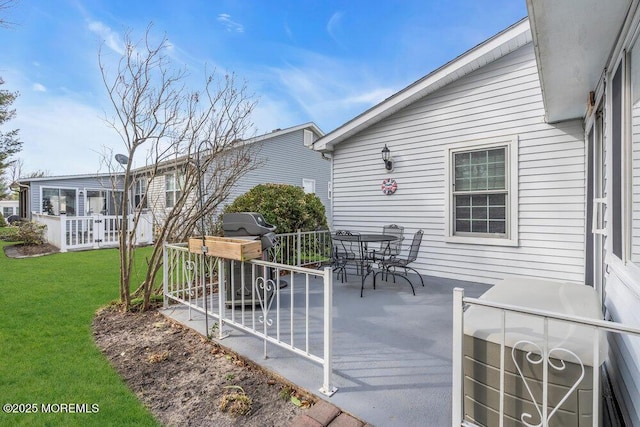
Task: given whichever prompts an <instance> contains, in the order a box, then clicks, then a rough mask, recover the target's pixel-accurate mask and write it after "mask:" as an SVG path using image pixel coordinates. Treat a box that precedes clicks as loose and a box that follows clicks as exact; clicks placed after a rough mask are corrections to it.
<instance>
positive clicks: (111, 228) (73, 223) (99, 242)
mask: <svg viewBox="0 0 640 427" xmlns="http://www.w3.org/2000/svg"><path fill="white" fill-rule="evenodd" d="M32 220H33V221H35V222H38V223H40V224H43V225H46V230H45V237H46V239H47V241H48V242H49V243H51V244H52V245H54V246H56V247H58V248H60V252H67V251H68V250H75V249H97V248H101V247H117V246H118V237H119V234H120V228H121V225H122V218H121V217H120V216H116V215H92V216H67V215H64V214H62V215H59V216H58V215H43V214H37V213H33V214H32ZM132 227H133V221H132V218H131V217H130V218H129V229H132ZM151 243H153V221H152V217H151V214H150V213H143V214H141V215H140V219H139V221H138V225H137V227H136V244H138V245H143V244H151Z"/></svg>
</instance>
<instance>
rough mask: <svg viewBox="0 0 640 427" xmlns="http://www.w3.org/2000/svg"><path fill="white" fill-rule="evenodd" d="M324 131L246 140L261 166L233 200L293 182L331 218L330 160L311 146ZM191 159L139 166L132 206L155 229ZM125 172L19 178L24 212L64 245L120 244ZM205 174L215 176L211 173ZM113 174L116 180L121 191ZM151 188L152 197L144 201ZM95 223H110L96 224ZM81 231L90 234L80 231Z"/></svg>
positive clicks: (298, 129)
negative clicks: (155, 169) (153, 169)
mask: <svg viewBox="0 0 640 427" xmlns="http://www.w3.org/2000/svg"><path fill="white" fill-rule="evenodd" d="M322 135H323V133H322V131H321V130H320V129H319V128H318V127H317V126H316V125H315V124H313V123H307V124H303V125H299V126H294V127H291V128H288V129H284V130H276V131H273V132H271V133H269V134H266V135H262V136H258V137H255V138H251V139H248V140H246V141H244V143H245V144H251V145H252V146H253V147H252V148H255V151H254V155H255V156H256V159H257V161H258V162H259V164H260V166H259V167H258V168H256V169H255V170H252V171H250V172H248V173H247V174H246V175H244V176H243V177H241V178H240V179H239V181H238V182H237V183H236V185H235V186H234V188H233V189H232V191H231V194H230V196H229V198H228V200H227V203H231V202H232V201H233V200H234V199H235V198H236V197H237V196H239V195H241V194H244V193H245V192H246V191H248V190H250V189H251V188H253V187H254V186H256V185H258V184H261V183H279V184H291V185H296V186H299V187H303V188H304V189H305V191H307V192H309V193H315V194H316V195H318V197H319V198H320V200H321V201H322V203H323V204H324V206H325V207H326V209H327V217H328V213H329V211H328V207H329V206H330V203H329V180H330V163H329V161H328V160H327V159H325V158H323V156H322V155H321V154H320V153H317V152H315V151H313V150H312V149H311V148H310V147H311V145H312V144H313V142H314V141H316V140H317V139H318V138H319V137H321V136H322ZM188 160H189V159H187V158H186V157H185V158H178V159H176V160H175V161H172V162H167V165H169V166H162V165H161V168H160V169H159V171H160V173H159V174H158V175H157V176H156V177H155V178H153V180H152V181H151V182H147V181H146V180H145V178H144V173H145V170H146V169H148V168H138V169H137V170H133V175H134V176H136V178H135V183H134V185H133V186H132V190H131V193H132V194H131V195H130V200H131V206H136V207H139V208H143V209H147V211H146V213H145V218H146V222H148V223H149V224H148V225H149V229H152V227H153V226H157V225H159V223H160V222H161V221H162V218H163V217H164V215H165V212H166V211H167V209H169V208H171V207H173V204H174V203H175V201H176V200H177V199H178V197H179V194H180V192H181V191H182V189H181V186H180V174H179V172H176V167H175V165H176V164H182V163H184V162H186V161H188ZM123 176H124V175H122V176H119V175H111V174H99V175H95V174H94V175H68V176H56V177H44V178H26V179H22V180H20V181H18V182H17V183H16V185H17V186H18V187H19V189H20V190H19V201H20V212H24V214H25V216H26V217H27V218H29V219H34V220H36V221H38V222H43V223H46V224H47V226H48V231H47V232H48V233H49V236H48V238H49V240H50V241H51V242H52V243H54V244H56V245H57V246H59V247H61V249H62V250H66V249H73V248H86V247H99V246H103V245H105V242H108V243H109V244H111V245H113V244H116V243H117V239H116V235H117V230H118V227H119V226H118V225H117V221H118V219H117V218H116V216H117V214H118V213H119V212H120V209H119V204H120V203H121V200H122V191H123V188H124V184H123ZM204 176H205V177H206V178H205V179H209V177H208V176H207V174H206V173H205V174H204ZM113 179H115V180H116V190H115V192H114V190H113V186H112V180H113ZM147 187H148V188H147ZM147 190H148V194H147V198H146V200H145V201H144V203H142V197H143V195H144V194H145V192H146V191H147ZM196 199H197V195H196V194H194V195H193V197H192V200H194V201H195V200H196ZM62 214H64V215H65V222H66V226H60V225H59V223H60V221H55V218H56V217H60V216H61V215H62ZM101 215H103V216H107V217H110V219H107V218H102V217H100V216H101ZM79 221H82V224H80V223H79ZM109 221H111V223H109ZM95 224H104V226H99V227H96V225H95ZM105 228H106V231H105V230H104V229H105ZM58 229H60V230H58ZM94 229H95V231H96V232H93V231H94ZM78 231H79V232H80V233H84V235H83V236H81V237H78V236H76V233H77V232H78ZM97 231H100V233H97ZM140 232H141V233H142V234H144V236H143V237H139V239H138V241H141V240H140V239H143V240H142V241H144V242H149V241H150V237H151V236H150V235H151V234H152V232H150V231H148V230H147V227H143V230H142V231H140Z"/></svg>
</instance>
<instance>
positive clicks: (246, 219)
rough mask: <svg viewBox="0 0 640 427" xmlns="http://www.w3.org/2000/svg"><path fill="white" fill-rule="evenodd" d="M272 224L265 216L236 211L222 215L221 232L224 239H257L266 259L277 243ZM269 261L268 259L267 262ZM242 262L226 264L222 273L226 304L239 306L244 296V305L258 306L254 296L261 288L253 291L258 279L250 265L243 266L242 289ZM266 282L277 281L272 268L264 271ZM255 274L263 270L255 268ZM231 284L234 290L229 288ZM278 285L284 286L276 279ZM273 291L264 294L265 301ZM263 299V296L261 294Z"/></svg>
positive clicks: (284, 284) (271, 295)
mask: <svg viewBox="0 0 640 427" xmlns="http://www.w3.org/2000/svg"><path fill="white" fill-rule="evenodd" d="M275 230H276V227H275V225H272V224H269V223H268V222H267V221H265V219H264V217H263V216H262V215H261V214H259V213H257V212H235V213H227V214H224V215H223V216H222V231H223V233H224V236H225V237H234V238H242V239H251V240H258V239H259V240H260V242H261V245H262V254H263V255H262V258H263V259H265V260H266V254H267V251H268V250H269V249H271V248H273V247H274V246H276V244H277V241H278V240H277V237H276V233H275ZM267 261H271V260H267ZM241 265H242V263H241V262H239V261H226V265H225V270H226V271H227V273H226V274H225V276H226V277H225V279H226V287H225V291H226V292H225V293H226V295H227V297H226V302H227V305H232V304H233V305H241V304H242V301H243V294H244V304H245V305H259V299H258V297H257V293H258V292H263V291H262V290H260V289H255V290H254V291H252V287H253V286H254V285H253V284H254V283H255V282H256V278H257V277H253V276H252V272H253V270H254V269H252V266H251V264H250V263H244V280H245V284H244V287H243V286H242V285H241V283H242V270H241ZM267 270H268V272H267V275H268V277H267V279H271V280H273V281H275V280H276V277H275V276H276V274H275V273H276V272H275V269H273V268H268V269H267ZM255 271H256V272H257V274H262V271H263V270H262V268H258V269H255ZM232 285H233V289H232ZM278 286H280V287H281V288H282V287H285V286H287V283H285V282H284V281H282V280H278ZM273 292H274V290H273V289H271V290H270V291H269V292H268V294H267V298H266V299H267V301H268V300H269V299H271V298H272V297H273ZM260 296H261V297H262V294H260Z"/></svg>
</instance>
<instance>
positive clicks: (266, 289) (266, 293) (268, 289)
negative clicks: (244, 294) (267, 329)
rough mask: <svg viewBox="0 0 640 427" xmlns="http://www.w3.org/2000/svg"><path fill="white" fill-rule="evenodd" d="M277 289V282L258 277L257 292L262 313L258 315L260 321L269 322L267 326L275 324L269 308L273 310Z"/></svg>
mask: <svg viewBox="0 0 640 427" xmlns="http://www.w3.org/2000/svg"><path fill="white" fill-rule="evenodd" d="M275 290H276V284H275V282H274V281H273V280H272V279H265V278H264V277H262V276H260V277H258V278H257V279H256V293H257V294H258V300H259V301H260V309H261V310H262V315H260V316H259V317H258V320H259V321H260V323H265V322H266V323H267V326H271V325H272V324H273V319H271V318H270V317H268V316H269V310H271V304H272V303H273V299H274V298H272V294H273V292H275Z"/></svg>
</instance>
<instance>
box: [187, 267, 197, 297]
mask: <svg viewBox="0 0 640 427" xmlns="http://www.w3.org/2000/svg"><path fill="white" fill-rule="evenodd" d="M196 269H197V264H196V262H195V261H191V260H188V261H185V262H184V278H185V280H186V282H187V292H188V294H189V296H190V297H192V298H193V297H195V296H196V286H195V281H196Z"/></svg>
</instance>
